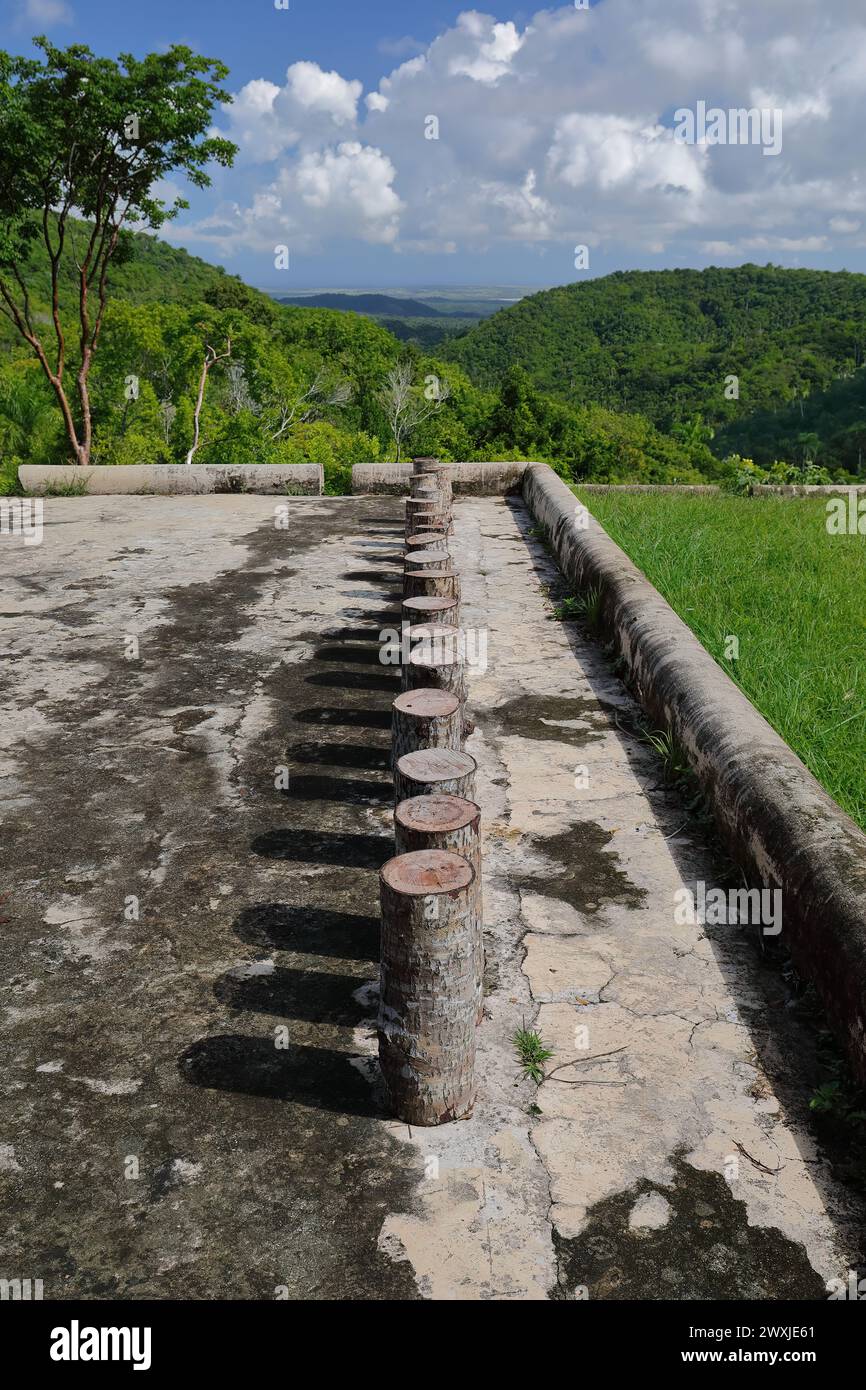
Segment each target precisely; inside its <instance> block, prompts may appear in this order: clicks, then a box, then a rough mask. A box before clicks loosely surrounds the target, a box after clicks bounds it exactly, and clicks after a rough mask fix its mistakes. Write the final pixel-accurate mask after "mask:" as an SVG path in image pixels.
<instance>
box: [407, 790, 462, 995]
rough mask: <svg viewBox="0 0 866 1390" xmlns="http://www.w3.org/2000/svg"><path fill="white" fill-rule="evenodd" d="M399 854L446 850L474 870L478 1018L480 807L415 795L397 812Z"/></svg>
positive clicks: (458, 799) (448, 798)
mask: <svg viewBox="0 0 866 1390" xmlns="http://www.w3.org/2000/svg"><path fill="white" fill-rule="evenodd" d="M394 834H395V840H396V845H397V853H398V854H414V853H417V852H418V851H420V850H425V849H439V850H447V851H449V852H450V853H451V854H460V855H462V856H463V858H464V859H468V860H469V863H470V864H471V865H472V868H473V870H474V872H475V878H474V879H473V882H472V887H471V890H470V909H471V913H472V925H473V946H474V957H475V1019H476V1022H477V1023H480V1022H481V1016H482V1014H483V1012H484V916H483V909H482V896H481V810H480V808H479V807H478V806H476V804H475V802H474V801H464V800H463V799H462V798H461V797H459V796H413V797H412V798H411V800H410V801H401V802H400V804H399V806H398V807H397V809H396V811H395V812H394Z"/></svg>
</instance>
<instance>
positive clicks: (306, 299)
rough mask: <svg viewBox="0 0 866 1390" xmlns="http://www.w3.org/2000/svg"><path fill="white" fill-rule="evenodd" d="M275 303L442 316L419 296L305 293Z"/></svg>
mask: <svg viewBox="0 0 866 1390" xmlns="http://www.w3.org/2000/svg"><path fill="white" fill-rule="evenodd" d="M277 302H278V303H279V304H294V305H296V306H297V307H298V308H301V309H343V310H344V311H345V310H350V311H351V312H352V313H355V314H374V315H382V314H389V315H391V316H392V317H398V318H415V319H439V318H445V317H447V315H445V314H444V313H443V312H442V310H441V309H434V308H433V307H432V305H430V304H424V303H422V301H421V300H420V299H397V298H395V297H394V296H393V295H390V294H308V295H294V296H292V297H290V298H288V299H282V298H281V299H279V300H278V301H277Z"/></svg>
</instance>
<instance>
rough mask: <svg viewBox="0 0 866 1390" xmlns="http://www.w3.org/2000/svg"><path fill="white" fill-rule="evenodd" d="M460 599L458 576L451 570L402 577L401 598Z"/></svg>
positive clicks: (406, 574)
mask: <svg viewBox="0 0 866 1390" xmlns="http://www.w3.org/2000/svg"><path fill="white" fill-rule="evenodd" d="M459 597H460V576H459V575H458V574H455V573H454V571H453V570H442V571H440V572H439V573H438V574H411V573H410V572H409V571H406V572H405V573H404V575H403V598H404V600H405V599H407V598H457V599H459Z"/></svg>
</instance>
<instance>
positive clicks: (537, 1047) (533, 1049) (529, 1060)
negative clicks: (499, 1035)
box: [512, 1025, 553, 1086]
mask: <svg viewBox="0 0 866 1390" xmlns="http://www.w3.org/2000/svg"><path fill="white" fill-rule="evenodd" d="M512 1041H513V1043H514V1046H515V1048H516V1049H517V1055H518V1057H519V1059H520V1065H521V1067H522V1068H523V1073H524V1075H525V1076H528V1077H531V1079H532V1080H533V1081H534V1082H535V1084H536V1086H540V1085H541V1083H542V1081H543V1080H544V1063H545V1062H546V1061H548V1059H549V1058H551V1057H552V1056H553V1053H552V1052H550V1051H549V1050H548V1049H547V1048H546V1047H545V1046H544V1043H543V1042H542V1040H541V1035H540V1034H539V1033H535V1032H532V1031H531V1030H530V1029H528V1028H527V1027H526V1026H525V1025H524V1026H523V1027H522V1028H518V1029H517V1032H516V1033H515V1034H514V1037H513V1039H512Z"/></svg>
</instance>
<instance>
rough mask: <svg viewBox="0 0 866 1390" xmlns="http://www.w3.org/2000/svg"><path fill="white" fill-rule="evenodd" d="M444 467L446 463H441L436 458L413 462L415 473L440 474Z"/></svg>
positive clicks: (414, 460) (418, 459)
mask: <svg viewBox="0 0 866 1390" xmlns="http://www.w3.org/2000/svg"><path fill="white" fill-rule="evenodd" d="M444 467H445V464H444V463H440V462H439V460H438V459H434V458H417V459H413V460H412V472H413V473H429V472H434V473H435V472H438V471H439V469H440V468H444Z"/></svg>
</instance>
